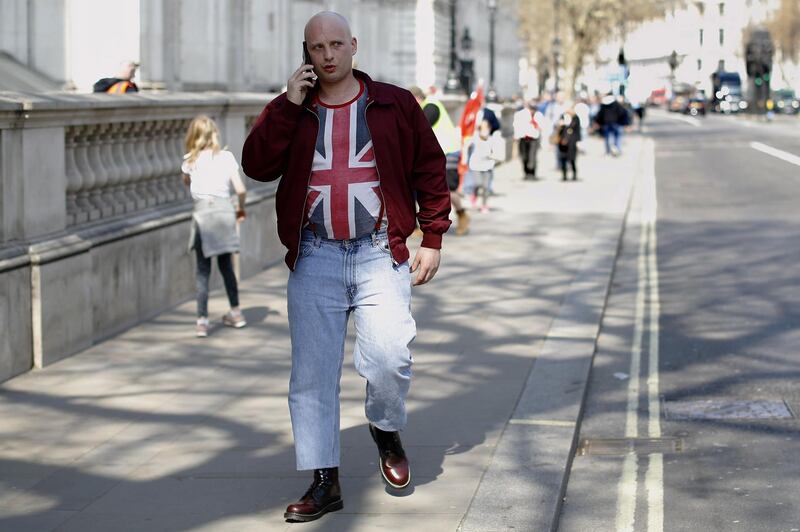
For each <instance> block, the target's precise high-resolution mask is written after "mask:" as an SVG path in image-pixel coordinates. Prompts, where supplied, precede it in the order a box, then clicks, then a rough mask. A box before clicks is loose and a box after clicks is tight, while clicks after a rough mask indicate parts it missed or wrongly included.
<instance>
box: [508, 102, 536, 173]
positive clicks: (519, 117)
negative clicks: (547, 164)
mask: <svg viewBox="0 0 800 532" xmlns="http://www.w3.org/2000/svg"><path fill="white" fill-rule="evenodd" d="M541 120H542V114H541V113H540V112H539V111H538V110H537V109H536V102H535V101H534V100H531V101H530V102H529V103H527V104H526V103H525V102H524V101H523V102H522V107H521V108H520V109H519V110H517V112H516V113H514V138H515V139H517V146H518V148H519V157H520V160H521V161H522V172H523V179H525V180H531V179H536V157H537V155H538V153H539V142H540V138H541V136H542V128H541V125H540V123H541Z"/></svg>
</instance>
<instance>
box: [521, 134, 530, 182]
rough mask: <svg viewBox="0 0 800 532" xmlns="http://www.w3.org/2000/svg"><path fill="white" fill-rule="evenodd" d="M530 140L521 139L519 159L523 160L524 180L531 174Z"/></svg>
mask: <svg viewBox="0 0 800 532" xmlns="http://www.w3.org/2000/svg"><path fill="white" fill-rule="evenodd" d="M530 143H531V140H530V139H519V143H518V146H519V158H520V160H522V176H523V177H524V178H527V177H528V174H530V172H529V171H528V168H529V163H528V158H529V156H530Z"/></svg>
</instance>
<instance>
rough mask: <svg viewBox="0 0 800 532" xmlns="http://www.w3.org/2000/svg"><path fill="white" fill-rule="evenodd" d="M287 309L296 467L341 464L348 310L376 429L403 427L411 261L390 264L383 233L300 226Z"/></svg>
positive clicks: (408, 375)
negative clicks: (332, 232) (352, 234)
mask: <svg viewBox="0 0 800 532" xmlns="http://www.w3.org/2000/svg"><path fill="white" fill-rule="evenodd" d="M288 310H289V329H290V332H291V337H292V375H291V379H290V381H289V412H290V414H291V416H292V431H293V433H294V442H295V456H296V459H297V469H298V470H305V469H319V468H324V467H338V466H339V458H340V444H339V381H340V379H341V375H342V361H343V359H344V343H345V335H346V333H347V322H348V319H349V317H350V314H352V315H353V321H354V323H355V333H356V339H355V350H354V352H353V358H354V362H355V367H356V370H357V371H358V373H359V374H360V375H361V376H362V377H364V378H365V379H366V381H367V390H366V395H367V397H366V404H365V411H366V416H367V419H368V420H369V422H370V423H372V424H374V425H375V426H377V427H378V428H379V429H381V430H387V431H395V430H402V429H403V428H405V424H406V408H405V399H406V395H407V393H408V388H409V384H410V380H411V363H412V357H411V351H410V350H409V347H408V346H409V344H411V342H412V341H413V340H414V337H415V336H416V332H417V329H416V325H415V323H414V319H413V318H412V317H411V274H410V272H409V264H408V261H406V262H404V263H403V264H399V265H396V264H394V263H393V261H392V258H391V255H390V254H389V242H388V239H387V236H386V233H385V232H375V233H373V234H371V235H367V236H365V237H362V238H356V239H352V240H327V239H322V238H319V237H317V236H315V235H314V234H313V233H312V232H310V231H304V232H303V238H302V241H301V244H300V258H299V259H298V261H297V265H296V268H295V271H293V272H292V273H291V274H290V275H289V284H288Z"/></svg>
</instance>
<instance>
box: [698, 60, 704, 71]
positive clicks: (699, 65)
mask: <svg viewBox="0 0 800 532" xmlns="http://www.w3.org/2000/svg"><path fill="white" fill-rule="evenodd" d="M697 70H703V60H702V59H698V60H697Z"/></svg>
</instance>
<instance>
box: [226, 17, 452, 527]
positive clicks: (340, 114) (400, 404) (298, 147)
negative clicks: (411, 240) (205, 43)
mask: <svg viewBox="0 0 800 532" xmlns="http://www.w3.org/2000/svg"><path fill="white" fill-rule="evenodd" d="M303 44H304V47H305V49H306V50H307V55H306V57H307V58H308V61H309V62H306V63H304V64H303V65H301V66H300V68H298V69H297V70H296V71H295V72H294V73H292V75H291V77H290V78H289V80H288V82H287V89H286V92H285V93H284V94H281V95H280V96H278V97H277V98H275V99H274V100H273V101H271V102H270V103H269V104H268V105H267V106H266V108H265V109H264V111H263V112H262V113H261V116H260V117H259V118H258V120H257V121H256V124H255V125H254V126H253V130H252V131H251V132H250V135H249V136H248V138H247V141H246V142H245V145H244V150H243V153H242V167H243V169H244V171H245V173H246V174H247V175H248V176H250V177H252V178H253V179H257V180H259V181H273V180H276V179H278V178H281V179H280V183H279V185H278V191H277V196H276V202H275V206H276V210H277V215H278V236H279V237H280V240H281V242H282V243H283V244H284V245H285V246H286V248H287V250H288V251H287V253H286V265H287V266H288V267H289V269H290V270H291V272H290V274H289V284H288V290H287V298H288V313H289V329H290V333H291V339H292V373H291V378H290V383H289V410H290V413H291V417H292V430H293V433H294V440H295V455H296V460H297V469H298V470H312V471H313V472H314V473H313V474H314V479H313V482H312V484H311V486H310V487H309V489H308V491H307V492H306V493H305V495H303V497H302V498H301V499H300V500H299V501H298V502H296V503H294V504H291V505H289V507H288V508H287V509H286V514H285V517H286V519H287V520H289V521H312V520H314V519H318V518H320V517H322V516H323V515H324V514H325V513H327V512H332V511H335V510H339V509H341V508H342V498H341V490H340V488H339V469H338V468H339V460H340V444H339V381H340V378H341V371H342V360H343V357H344V342H345V335H346V333H347V323H348V319H349V316H350V315H352V316H353V321H354V324H355V333H356V341H355V350H354V352H353V358H354V362H355V367H356V370H357V371H358V373H359V374H360V375H361V376H362V377H364V378H365V379H366V381H367V387H366V407H365V411H366V417H367V420H368V421H369V425H368V426H369V432H370V434H371V435H372V438H373V440H374V441H375V443H376V444H377V447H378V454H379V457H380V471H381V475H382V476H383V479H384V481H385V482H386V483H387V484H388V485H389V486H390V487H391V488H392V489H397V490H402V489H405V488H407V487H408V485H409V484H410V482H411V469H410V466H409V461H408V458H407V456H406V453H405V451H404V449H403V446H402V443H401V441H400V435H399V433H400V431H401V430H403V428H404V427H405V425H406V407H405V399H406V395H407V393H408V389H409V384H410V379H411V362H412V358H411V352H410V350H409V345H410V344H411V342H412V341H413V339H414V337H415V335H416V324H415V322H414V319H413V318H412V316H411V289H412V285H414V286H422V285H424V284H425V283H427V282H429V281H430V280H431V279H433V277H434V275H435V274H436V271H437V270H438V268H439V253H440V248H441V243H442V235H443V234H444V233H445V232H446V231H447V229H448V228H449V226H450V220H449V217H448V215H449V212H450V195H449V192H448V189H447V184H446V181H445V157H444V154H443V153H442V150H441V148H440V147H439V143H438V142H437V140H436V137H435V135H434V133H433V131H432V130H431V127H430V125H429V124H428V121H427V119H426V118H425V115H424V114H423V112H422V109H421V108H420V106H419V105H418V104H417V102H416V100H415V99H414V97H413V96H412V95H411V93H409V92H408V91H407V90H405V89H401V88H399V87H395V86H393V85H389V84H387V83H379V82H375V81H372V80H371V79H370V78H369V76H367V75H366V74H365V73H363V72H360V71H357V70H354V69H353V56H354V55H355V54H356V51H357V49H358V42H357V40H356V38H355V37H353V36H352V34H351V31H350V26H349V24H348V23H347V20H345V18H344V17H342V16H341V15H339V14H338V13H333V12H322V13H318V14H316V15H314V16H313V17H312V18H311V19H310V20H309V21H308V24H307V25H306V28H305V42H304V43H303ZM299 52H300V50H299V49H298V55H299ZM415 199H416V201H417V202H418V204H419V210H418V211H416V208H415V203H414V202H415ZM416 221H418V222H419V226H420V228H421V229H422V232H423V237H422V243H421V246H420V247H419V249H418V250H417V252H416V254H415V256H414V258H413V260H411V261H410V258H411V257H410V253H409V250H408V247H407V246H406V239H407V238H408V236H409V235H410V234H411V232H412V231H413V230H414V227H415V223H416Z"/></svg>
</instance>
